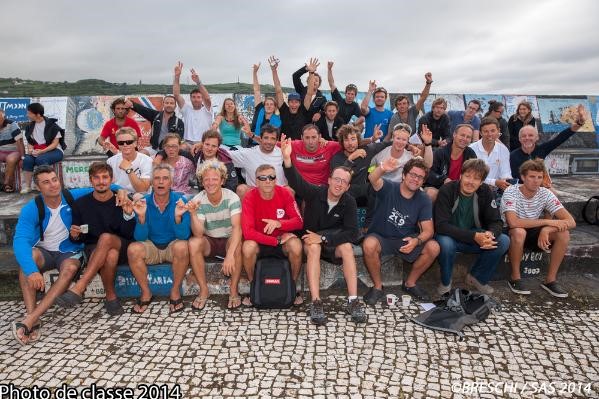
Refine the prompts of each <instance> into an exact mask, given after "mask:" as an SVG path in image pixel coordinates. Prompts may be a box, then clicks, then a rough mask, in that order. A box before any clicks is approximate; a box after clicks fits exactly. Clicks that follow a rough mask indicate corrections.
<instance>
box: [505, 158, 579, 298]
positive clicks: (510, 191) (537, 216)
mask: <svg viewBox="0 0 599 399" xmlns="http://www.w3.org/2000/svg"><path fill="white" fill-rule="evenodd" d="M519 172H520V176H521V178H522V184H520V185H513V186H509V187H508V188H507V190H505V192H504V193H503V197H502V199H501V215H502V218H503V220H504V222H505V223H506V224H507V226H508V228H509V235H510V241H511V243H510V249H509V250H508V254H509V257H510V262H511V265H512V275H511V279H510V281H509V282H508V284H509V287H510V289H511V290H512V292H514V293H516V294H521V295H528V294H530V290H528V289H527V288H526V287H524V286H523V284H522V281H521V280H520V264H521V263H522V254H523V252H524V247H527V248H529V249H537V248H540V249H542V250H543V251H546V252H551V255H550V260H549V270H548V271H547V277H546V279H545V282H544V283H542V284H541V288H543V289H544V290H546V291H547V292H549V293H550V294H551V295H553V296H555V297H557V298H567V297H568V293H567V292H566V291H564V290H563V289H562V288H561V287H560V286H559V285H558V283H557V271H558V269H559V266H560V264H561V263H562V260H563V259H564V255H565V254H566V249H567V248H568V243H569V242H570V230H572V229H573V228H574V227H576V222H575V221H574V218H573V217H572V215H571V214H570V212H568V211H567V210H566V208H564V206H563V205H562V204H561V202H560V201H559V199H557V197H556V196H555V194H553V193H552V192H551V190H549V189H547V188H545V187H541V185H542V183H543V177H544V176H545V175H546V174H547V170H546V169H545V164H544V163H543V160H542V159H538V158H537V159H531V160H529V161H526V162H524V163H523V164H522V166H521V167H520V171H519ZM546 213H549V214H551V218H545V214H546Z"/></svg>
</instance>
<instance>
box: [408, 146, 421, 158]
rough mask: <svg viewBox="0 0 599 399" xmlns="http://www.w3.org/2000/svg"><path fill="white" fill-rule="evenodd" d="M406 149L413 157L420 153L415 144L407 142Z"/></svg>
mask: <svg viewBox="0 0 599 399" xmlns="http://www.w3.org/2000/svg"><path fill="white" fill-rule="evenodd" d="M406 149H407V150H408V151H410V152H411V153H412V156H413V157H414V158H416V157H419V156H420V155H421V154H422V151H420V148H418V147H417V146H415V145H411V144H408V145H407V146H406Z"/></svg>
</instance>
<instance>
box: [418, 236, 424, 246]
mask: <svg viewBox="0 0 599 399" xmlns="http://www.w3.org/2000/svg"><path fill="white" fill-rule="evenodd" d="M416 240H418V245H422V244H424V241H422V239H421V238H420V237H416Z"/></svg>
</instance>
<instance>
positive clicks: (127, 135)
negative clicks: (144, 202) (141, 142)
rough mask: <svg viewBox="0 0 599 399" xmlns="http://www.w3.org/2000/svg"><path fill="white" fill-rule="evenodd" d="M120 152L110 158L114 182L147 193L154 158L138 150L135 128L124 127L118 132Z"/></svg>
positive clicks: (135, 191)
mask: <svg viewBox="0 0 599 399" xmlns="http://www.w3.org/2000/svg"><path fill="white" fill-rule="evenodd" d="M116 140H117V144H118V146H119V153H118V154H116V155H113V156H112V157H110V158H108V160H107V161H106V163H108V164H109V165H110V166H111V167H112V170H113V173H114V176H113V180H112V181H113V183H114V184H118V185H119V186H121V187H122V188H124V189H125V190H127V191H129V192H130V193H146V192H148V189H149V188H150V178H151V176H152V158H150V157H149V156H147V155H145V154H142V153H140V152H138V151H137V150H136V147H135V146H136V145H137V134H136V132H135V130H134V129H133V128H130V127H122V128H120V129H119V130H117V132H116Z"/></svg>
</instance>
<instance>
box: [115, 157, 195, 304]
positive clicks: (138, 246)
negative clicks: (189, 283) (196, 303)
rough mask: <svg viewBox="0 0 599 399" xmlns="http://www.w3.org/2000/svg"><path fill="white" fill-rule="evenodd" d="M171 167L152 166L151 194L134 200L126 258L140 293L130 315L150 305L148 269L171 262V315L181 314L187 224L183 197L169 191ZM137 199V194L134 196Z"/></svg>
mask: <svg viewBox="0 0 599 399" xmlns="http://www.w3.org/2000/svg"><path fill="white" fill-rule="evenodd" d="M173 173H174V170H173V168H172V166H170V165H168V164H159V165H155V166H154V168H153V170H152V193H151V194H147V195H145V196H144V197H138V198H135V200H134V203H133V210H134V211H135V217H136V225H135V231H134V233H133V238H134V239H135V241H136V242H133V243H131V244H130V245H129V248H128V249H127V256H128V258H129V267H130V268H131V272H132V273H133V276H134V277H135V280H137V283H138V284H139V287H140V289H141V296H140V297H139V298H138V300H137V303H136V304H135V306H134V307H133V313H143V312H145V310H146V309H147V308H148V306H149V305H150V302H151V301H152V291H150V285H149V283H148V268H147V265H155V264H158V263H162V262H172V268H173V286H172V288H171V293H170V312H171V313H174V312H179V311H181V310H183V307H184V306H183V298H182V297H181V283H182V282H183V278H184V277H185V272H186V271H187V268H188V267H189V251H188V249H187V239H188V238H189V235H190V232H191V230H190V220H189V214H188V213H187V210H188V209H187V205H186V203H185V199H184V198H185V197H184V196H183V194H181V193H176V192H174V191H172V190H171V186H172V184H173ZM136 196H139V194H136Z"/></svg>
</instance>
